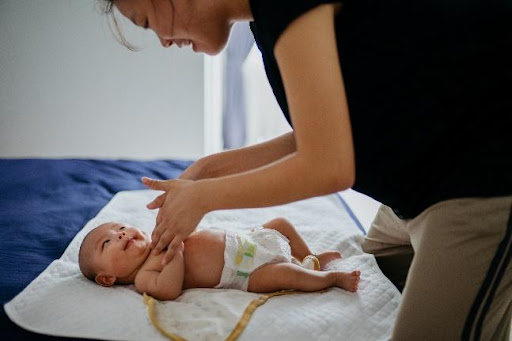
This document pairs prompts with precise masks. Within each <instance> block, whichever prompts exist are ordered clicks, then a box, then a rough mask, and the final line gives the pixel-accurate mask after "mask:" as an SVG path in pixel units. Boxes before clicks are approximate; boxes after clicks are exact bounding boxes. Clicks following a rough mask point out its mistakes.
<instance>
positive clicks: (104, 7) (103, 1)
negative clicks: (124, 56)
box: [98, 0, 140, 51]
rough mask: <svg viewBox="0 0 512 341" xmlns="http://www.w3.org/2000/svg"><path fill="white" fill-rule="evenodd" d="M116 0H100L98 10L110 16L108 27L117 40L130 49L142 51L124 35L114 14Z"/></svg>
mask: <svg viewBox="0 0 512 341" xmlns="http://www.w3.org/2000/svg"><path fill="white" fill-rule="evenodd" d="M114 1H115V0H98V10H99V11H100V13H101V14H105V15H107V18H108V27H109V28H110V31H111V32H112V33H113V34H114V37H115V38H116V40H117V41H118V42H119V43H120V44H121V45H123V46H124V47H126V48H127V49H128V50H130V51H140V48H138V47H137V46H135V45H133V44H131V43H130V42H129V41H128V40H126V38H125V37H124V35H123V32H122V30H121V27H120V26H119V23H118V22H117V19H116V16H115V14H114Z"/></svg>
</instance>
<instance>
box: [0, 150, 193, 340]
mask: <svg viewBox="0 0 512 341" xmlns="http://www.w3.org/2000/svg"><path fill="white" fill-rule="evenodd" d="M189 164H190V162H187V161H171V160H167V161H163V160H162V161H123V160H77V159H0V175H1V176H0V198H1V199H0V228H1V233H2V235H3V236H4V238H2V239H1V240H0V278H1V280H0V299H1V302H2V306H3V304H4V303H6V302H8V301H9V300H11V299H12V298H13V297H14V296H16V295H17V294H18V293H19V292H21V291H22V290H23V288H25V287H26V286H27V285H28V284H29V283H30V282H31V281H32V280H33V279H34V278H35V277H36V276H37V275H39V274H40V273H41V272H42V271H43V270H44V269H45V268H46V267H47V266H48V265H49V264H50V263H51V262H52V261H53V260H54V259H57V258H59V257H60V256H61V255H62V253H63V252H64V250H65V248H66V247H67V245H68V244H69V242H70V241H71V240H72V239H73V237H74V236H75V235H76V233H77V232H78V231H79V230H80V229H81V228H82V227H83V226H84V225H85V223H86V222H87V221H88V220H89V219H91V218H92V217H94V216H95V215H96V214H97V213H98V211H100V209H101V208H102V207H103V206H105V204H107V202H108V201H109V200H110V199H111V198H112V196H113V195H114V194H115V193H117V192H119V191H123V190H134V189H142V188H143V186H142V185H141V183H140V178H141V176H150V177H154V178H158V179H164V178H167V179H169V178H175V177H177V176H178V175H179V174H180V173H181V172H182V171H183V170H184V169H185V168H186V167H187V166H188V165H189ZM1 314H2V317H1V328H0V330H1V331H2V332H1V335H2V339H4V340H22V339H23V340H26V339H30V340H50V339H56V338H53V337H50V336H44V335H41V334H35V333H31V332H28V331H26V330H24V329H22V328H20V327H18V326H17V325H15V324H14V323H13V322H11V321H10V320H9V319H8V317H7V316H6V314H5V311H4V310H3V309H2V312H1Z"/></svg>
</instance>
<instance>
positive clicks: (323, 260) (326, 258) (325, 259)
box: [316, 251, 341, 270]
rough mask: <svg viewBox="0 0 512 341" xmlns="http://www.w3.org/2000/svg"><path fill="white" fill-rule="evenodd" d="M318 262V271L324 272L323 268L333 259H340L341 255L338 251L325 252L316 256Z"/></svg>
mask: <svg viewBox="0 0 512 341" xmlns="http://www.w3.org/2000/svg"><path fill="white" fill-rule="evenodd" d="M316 258H318V261H319V262H320V270H324V269H325V266H326V265H327V264H329V263H330V262H332V261H333V260H335V259H341V253H339V252H338V251H325V252H322V253H320V254H318V255H316Z"/></svg>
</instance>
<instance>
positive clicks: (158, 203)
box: [146, 193, 167, 210]
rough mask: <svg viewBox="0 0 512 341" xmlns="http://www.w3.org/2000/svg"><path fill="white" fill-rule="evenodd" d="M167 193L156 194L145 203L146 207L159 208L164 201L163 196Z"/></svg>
mask: <svg viewBox="0 0 512 341" xmlns="http://www.w3.org/2000/svg"><path fill="white" fill-rule="evenodd" d="M166 194H167V193H162V194H160V195H159V196H157V197H156V198H155V199H154V200H153V201H152V202H150V203H149V204H147V205H146V207H147V208H148V209H150V210H154V209H155V208H160V207H162V205H163V204H164V202H165V196H166Z"/></svg>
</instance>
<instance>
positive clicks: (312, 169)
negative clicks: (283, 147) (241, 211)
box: [197, 153, 354, 211]
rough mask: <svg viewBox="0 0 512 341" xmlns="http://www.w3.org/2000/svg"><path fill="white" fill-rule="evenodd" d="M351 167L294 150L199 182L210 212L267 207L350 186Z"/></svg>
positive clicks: (351, 183)
mask: <svg viewBox="0 0 512 341" xmlns="http://www.w3.org/2000/svg"><path fill="white" fill-rule="evenodd" d="M349 167H351V166H350V165H347V169H346V170H344V169H339V168H338V169H332V168H331V169H329V168H330V167H329V166H328V165H326V164H325V162H321V163H320V162H318V161H315V160H312V159H311V158H306V157H303V156H301V155H299V154H298V153H293V154H290V155H288V156H286V157H284V158H281V159H279V160H278V161H275V162H273V163H271V164H268V165H266V166H263V167H260V168H257V169H253V170H250V171H247V172H243V173H239V174H235V175H230V176H224V177H220V178H215V179H205V180H201V181H199V182H198V184H197V185H198V186H200V188H199V189H200V191H201V193H208V198H207V199H206V200H208V203H207V204H206V207H207V210H208V211H213V210H219V209H231V208H248V207H267V206H274V205H280V204H285V203H289V202H293V201H297V200H301V199H305V198H309V197H313V196H319V195H324V194H329V193H333V192H337V191H341V190H344V189H347V188H349V187H351V186H352V185H353V181H354V180H353V178H352V177H351V176H350V174H352V173H351V170H350V169H349ZM217 193H218V195H216V194H217Z"/></svg>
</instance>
